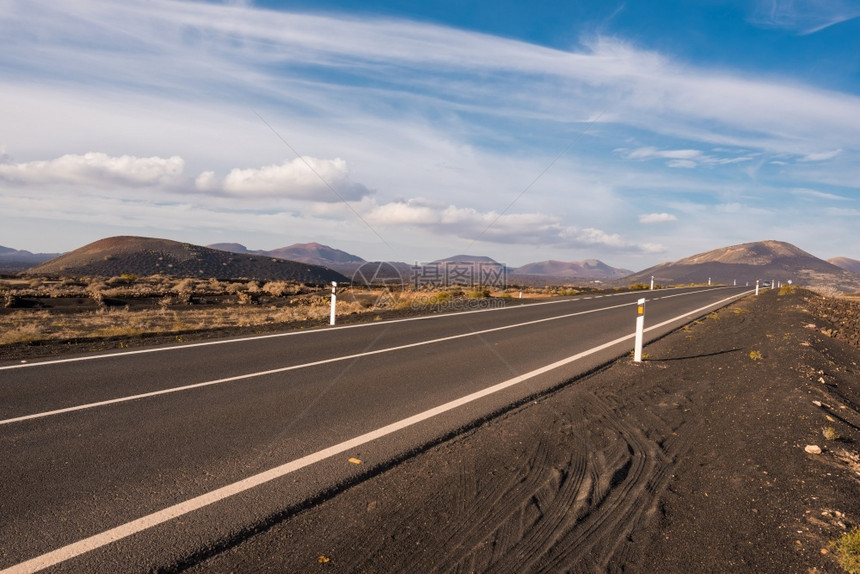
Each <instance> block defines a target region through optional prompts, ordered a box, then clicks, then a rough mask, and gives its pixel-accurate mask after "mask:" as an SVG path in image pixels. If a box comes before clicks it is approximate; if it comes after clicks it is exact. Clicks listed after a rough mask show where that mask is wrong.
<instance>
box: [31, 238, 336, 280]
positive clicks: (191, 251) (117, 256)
mask: <svg viewBox="0 0 860 574" xmlns="http://www.w3.org/2000/svg"><path fill="white" fill-rule="evenodd" d="M27 273H28V274H34V275H39V274H44V275H61V274H68V275H97V276H107V277H111V276H117V275H122V274H124V273H130V274H133V275H139V276H145V275H155V274H159V273H161V274H164V275H172V276H181V277H201V278H208V277H215V278H218V279H238V278H243V279H258V280H261V281H299V282H301V283H313V284H323V283H328V282H330V281H338V282H340V281H348V279H347V278H346V277H344V276H343V275H341V274H340V273H338V272H337V271H334V270H332V269H329V268H327V267H321V266H319V265H311V264H308V263H302V262H298V261H289V260H286V259H279V258H276V257H271V256H268V255H263V254H254V253H230V252H228V251H222V250H218V249H211V248H209V247H202V246H200V245H192V244H190V243H180V242H178V241H171V240H169V239H155V238H149V237H131V236H120V237H108V238H106V239H101V240H99V241H95V242H93V243H90V244H88V245H85V246H83V247H81V248H80V249H76V250H74V251H71V252H69V253H65V254H63V255H61V256H59V257H56V258H54V259H51V260H50V261H47V262H45V263H42V264H41V265H37V266H36V267H33V268H31V269H29V270H27Z"/></svg>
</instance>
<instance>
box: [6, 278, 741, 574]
mask: <svg viewBox="0 0 860 574" xmlns="http://www.w3.org/2000/svg"><path fill="white" fill-rule="evenodd" d="M748 293H751V291H746V292H744V293H741V294H739V295H733V296H731V297H727V298H726V299H723V300H721V301H717V302H716V303H711V304H710V305H706V306H704V307H700V308H699V309H696V310H694V311H689V312H687V313H684V314H683V315H678V316H677V317H674V318H672V319H669V320H667V321H663V322H662V323H659V324H657V325H654V326H652V327H649V328H647V329H645V331H646V332H647V331H652V330H654V329H659V328H660V327H664V326H666V325H668V324H670V323H674V322H675V321H678V320H680V319H684V318H686V317H689V316H690V315H695V314H697V313H701V312H703V311H705V310H707V309H710V308H712V307H717V306H720V305H722V304H724V303H727V302H728V301H731V300H732V299H736V298H738V297H741V296H742V295H745V294H748ZM633 337H634V334H633V333H631V334H629V335H625V336H623V337H619V338H617V339H615V340H614V341H609V342H608V343H603V344H602V345H598V346H597V347H594V348H592V349H589V350H587V351H583V352H581V353H578V354H576V355H573V356H570V357H567V358H565V359H562V360H560V361H556V362H555V363H552V364H550V365H546V366H544V367H540V368H539V369H535V370H533V371H530V372H528V373H525V374H523V375H520V376H518V377H514V378H512V379H508V380H506V381H503V382H501V383H498V384H496V385H493V386H492V387H487V388H486V389H482V390H480V391H477V392H474V393H472V394H469V395H466V396H464V397H460V398H459V399H455V400H453V401H450V402H448V403H445V404H442V405H439V406H438V407H434V408H432V409H429V410H426V411H424V412H421V413H418V414H415V415H412V416H411V417H407V418H405V419H401V420H399V421H397V422H394V423H392V424H390V425H386V426H384V427H381V428H378V429H376V430H373V431H370V432H368V433H365V434H363V435H359V436H357V437H354V438H351V439H349V440H346V441H344V442H341V443H338V444H335V445H333V446H330V447H328V448H325V449H323V450H319V451H317V452H314V453H311V454H308V455H306V456H303V457H301V458H297V459H295V460H293V461H290V462H288V463H286V464H282V465H281V466H277V467H275V468H272V469H269V470H267V471H264V472H261V473H259V474H255V475H253V476H249V477H248V478H245V479H243V480H240V481H238V482H234V483H233V484H228V485H227V486H223V487H221V488H218V489H215V490H213V491H210V492H207V493H206V494H202V495H200V496H196V497H194V498H191V499H189V500H186V501H184V502H180V503H179V504H174V505H173V506H169V507H167V508H165V509H163V510H159V511H158V512H153V513H152V514H148V515H146V516H143V517H141V518H138V519H136V520H132V521H131V522H127V523H125V524H122V525H120V526H117V527H115V528H111V529H110V530H105V531H104V532H101V533H99V534H95V535H93V536H90V537H89V538H84V539H83V540H79V541H78V542H73V543H72V544H69V545H67V546H63V547H62V548H58V549H57V550H54V551H52V552H48V553H46V554H42V555H41V556H37V557H35V558H31V559H30V560H27V561H25V562H21V563H19V564H16V565H14V566H11V567H9V568H7V569H5V570H2V571H0V574H25V573H27V574H29V573H32V572H38V571H39V570H43V569H45V568H49V567H51V566H54V565H56V564H60V563H61V562H65V561H66V560H70V559H72V558H75V557H77V556H80V555H82V554H85V553H87V552H89V551H91V550H95V549H97V548H101V547H103V546H107V545H108V544H111V543H113V542H116V541H117V540H121V539H123V538H126V537H128V536H131V535H133V534H137V533H138V532H142V531H144V530H147V529H149V528H152V527H154V526H157V525H159V524H163V523H165V522H168V521H170V520H172V519H174V518H177V517H179V516H183V515H185V514H188V513H189V512H193V511H195V510H199V509H201V508H203V507H205V506H209V505H210V504H214V503H216V502H219V501H221V500H224V499H226V498H229V497H231V496H234V495H236V494H239V493H241V492H245V491H247V490H250V489H252V488H256V487H257V486H260V485H262V484H265V483H267V482H271V481H272V480H275V479H277V478H281V477H283V476H286V475H288V474H290V473H293V472H295V471H297V470H300V469H302V468H305V467H307V466H310V465H312V464H315V463H317V462H320V461H322V460H325V459H327V458H329V457H332V456H334V455H336V454H340V453H342V452H345V451H348V450H352V449H355V448H356V447H359V446H361V445H364V444H367V443H369V442H371V441H374V440H377V439H380V438H382V437H385V436H387V435H390V434H392V433H395V432H397V431H400V430H403V429H405V428H407V427H410V426H412V425H415V424H418V423H420V422H423V421H426V420H427V419H430V418H433V417H435V416H437V415H440V414H442V413H445V412H448V411H450V410H453V409H456V408H458V407H461V406H463V405H465V404H468V403H471V402H474V401H476V400H478V399H481V398H484V397H486V396H489V395H492V394H495V393H497V392H499V391H502V390H504V389H507V388H508V387H512V386H514V385H517V384H519V383H522V382H523V381H526V380H528V379H532V378H534V377H537V376H539V375H542V374H544V373H547V372H549V371H552V370H553V369H557V368H559V367H562V366H564V365H568V364H570V363H573V362H574V361H578V360H579V359H582V358H584V357H587V356H589V355H593V354H594V353H598V352H600V351H602V350H604V349H608V348H610V347H612V346H613V345H617V344H619V343H623V342H624V341H627V340H629V339H632V338H633Z"/></svg>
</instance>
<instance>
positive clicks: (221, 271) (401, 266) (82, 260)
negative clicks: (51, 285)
mask: <svg viewBox="0 0 860 574" xmlns="http://www.w3.org/2000/svg"><path fill="white" fill-rule="evenodd" d="M28 255H29V256H30V257H31V258H32V257H35V258H37V261H36V262H37V263H40V264H38V265H36V266H34V267H30V268H29V269H27V273H29V274H53V275H58V274H71V275H106V276H113V275H120V274H122V273H133V274H135V275H151V274H155V273H163V274H170V275H185V276H192V277H217V278H221V279H226V278H255V279H260V280H294V281H300V282H304V283H317V284H321V283H327V282H329V281H338V282H342V281H349V280H350V278H352V279H354V280H355V281H356V282H366V281H381V280H385V281H390V280H392V279H399V280H402V281H403V282H404V283H407V284H408V283H409V281H411V280H412V279H413V278H417V277H420V276H425V277H440V276H442V275H443V274H444V273H448V274H450V276H451V277H455V276H456V277H463V276H464V272H468V271H470V270H471V272H473V273H477V274H480V273H484V272H487V273H488V274H489V275H488V276H492V277H496V278H497V277H499V274H501V273H503V275H502V276H503V277H504V278H505V279H506V282H507V283H508V284H517V285H540V286H542V285H561V284H570V283H575V282H605V283H608V284H616V285H626V284H630V283H635V282H641V283H646V284H647V283H648V282H649V281H650V280H651V277H654V279H655V281H656V282H657V283H659V284H662V285H672V284H679V283H703V282H707V281H708V280H711V281H713V282H715V283H732V282H754V281H756V280H762V281H770V280H774V281H781V282H788V281H789V280H790V281H792V282H794V283H797V284H799V285H806V286H812V287H828V288H833V289H836V290H839V291H843V292H858V291H860V274H858V272H857V271H856V269H858V268H860V262H858V261H856V260H853V259H848V258H844V257H839V258H834V259H832V260H830V261H824V260H822V259H818V258H817V257H814V256H813V255H810V254H809V253H807V252H805V251H803V250H802V249H800V248H798V247H795V246H794V245H791V244H789V243H785V242H780V241H773V240H767V241H759V242H754V243H744V244H740V245H733V246H729V247H724V248H720V249H714V250H712V251H708V252H705V253H700V254H697V255H692V256H690V257H686V258H683V259H680V260H678V261H674V262H666V263H661V264H659V265H656V266H654V267H651V268H649V269H645V270H643V271H640V272H638V273H632V272H631V271H629V270H626V269H618V268H615V267H611V266H609V265H606V264H605V263H603V262H601V261H598V260H596V259H588V260H585V261H571V262H564V261H554V260H548V261H541V262H537V263H529V264H527V265H523V266H521V267H516V268H509V267H506V266H505V265H503V264H502V263H499V262H497V261H495V260H494V259H492V258H490V257H486V256H481V255H462V254H461V255H454V256H451V257H447V258H443V259H437V260H435V261H431V262H429V263H425V264H422V265H417V264H408V263H403V262H368V261H366V260H364V259H363V258H361V257H359V256H357V255H354V254H351V253H348V252H346V251H342V250H340V249H335V248H332V247H329V246H327V245H322V244H319V243H297V244H294V245H290V246H287V247H282V248H279V249H273V250H270V251H263V250H255V251H252V250H249V249H247V248H246V247H245V246H244V245H241V244H238V243H217V244H213V245H209V246H206V247H203V246H198V245H192V244H188V243H180V242H176V241H170V240H167V239H154V238H145V237H129V236H122V237H111V238H106V239H102V240H100V241H96V242H94V243H91V244H89V245H86V246H84V247H81V248H79V249H76V250H74V251H72V252H69V253H66V254H64V255H60V256H56V257H52V256H51V255H49V254H38V255H34V254H31V253H29V252H26V251H16V250H13V249H10V248H2V247H0V270H4V265H3V264H4V262H7V261H11V262H14V261H27V256H28ZM39 258H44V259H49V261H44V259H42V260H41V261H38V259H39ZM469 268H471V269H469ZM475 276H476V277H477V276H478V275H475ZM445 277H448V275H445ZM416 281H417V279H416Z"/></svg>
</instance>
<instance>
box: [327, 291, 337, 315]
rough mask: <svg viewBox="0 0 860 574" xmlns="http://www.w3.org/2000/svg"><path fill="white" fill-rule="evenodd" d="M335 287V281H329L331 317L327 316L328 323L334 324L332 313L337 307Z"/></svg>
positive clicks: (333, 313)
mask: <svg viewBox="0 0 860 574" xmlns="http://www.w3.org/2000/svg"><path fill="white" fill-rule="evenodd" d="M336 289H337V281H332V282H331V317H329V320H328V324H329V325H334V315H335V309H336V308H337V294H336V293H335V290H336Z"/></svg>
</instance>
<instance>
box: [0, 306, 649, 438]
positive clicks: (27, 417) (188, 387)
mask: <svg viewBox="0 0 860 574" xmlns="http://www.w3.org/2000/svg"><path fill="white" fill-rule="evenodd" d="M635 304H636V303H635V301H634V302H632V303H622V304H619V305H612V306H610V307H601V308H600V309H591V310H589V311H577V312H576V313H568V314H566V315H554V316H552V317H546V318H544V319H535V320H533V321H526V322H524V323H514V324H512V325H504V326H502V327H494V328H492V329H484V330H483V331H470V332H468V333H461V334H459V335H450V336H448V337H440V338H438V339H430V340H429V341H419V342H417V343H409V344H407V345H399V346H397V347H386V348H385V349H377V350H375V351H365V352H363V353H354V354H352V355H343V356H340V357H332V358H331V359H323V360H321V361H313V362H311V363H302V364H299V365H290V366H289V367H280V368H277V369H269V370H267V371H259V372H256V373H247V374H244V375H236V376H234V377H225V378H223V379H215V380H213V381H204V382H201V383H193V384H190V385H183V386H181V387H171V388H169V389H161V390H158V391H152V392H149V393H140V394H137V395H129V396H127V397H117V398H115V399H108V400H105V401H98V402H95V403H86V404H83V405H76V406H73V407H65V408H62V409H56V410H52V411H44V412H41V413H34V414H30V415H22V416H19V417H13V418H9V419H5V420H0V425H6V424H11V423H17V422H22V421H27V420H32V419H39V418H45V417H50V416H55V415H60V414H63V413H71V412H75V411H82V410H86V409H94V408H97V407H104V406H107V405H115V404H118V403H126V402H129V401H136V400H139V399H145V398H148V397H157V396H159V395H167V394H170V393H178V392H181V391H188V390H191V389H199V388H202V387H210V386H213V385H220V384H223V383H232V382H235V381H242V380H246V379H252V378H256V377H264V376H266V375H275V374H278V373H285V372H287V371H295V370H298V369H306V368H309V367H318V366H320V365H327V364H329V363H337V362H339V361H348V360H350V359H358V358H360V357H369V356H371V355H380V354H382V353H391V352H393V351H402V350H403V349H411V348H414V347H421V346H424V345H433V344H435V343H443V342H445V341H453V340H455V339H462V338H464V337H475V336H477V335H485V334H487V333H493V332H496V331H504V330H506V329H515V328H517V327H526V326H529V325H537V324H538V323H546V322H548V321H557V320H559V319H569V318H570V317H576V316H578V315H588V314H590V313H598V312H600V311H609V310H611V309H618V308H620V307H627V306H629V305H635Z"/></svg>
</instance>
